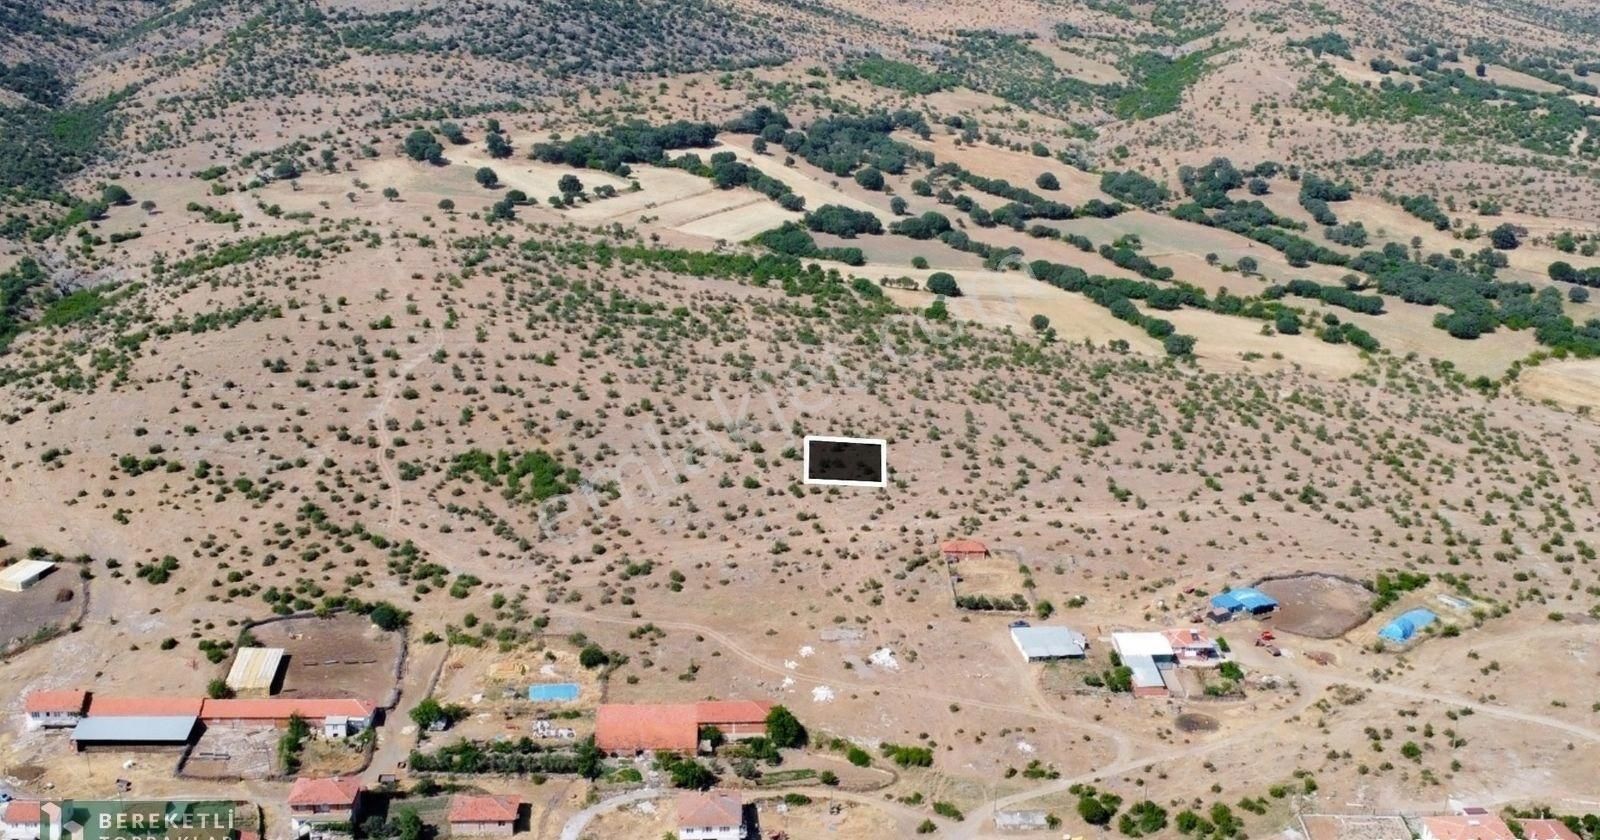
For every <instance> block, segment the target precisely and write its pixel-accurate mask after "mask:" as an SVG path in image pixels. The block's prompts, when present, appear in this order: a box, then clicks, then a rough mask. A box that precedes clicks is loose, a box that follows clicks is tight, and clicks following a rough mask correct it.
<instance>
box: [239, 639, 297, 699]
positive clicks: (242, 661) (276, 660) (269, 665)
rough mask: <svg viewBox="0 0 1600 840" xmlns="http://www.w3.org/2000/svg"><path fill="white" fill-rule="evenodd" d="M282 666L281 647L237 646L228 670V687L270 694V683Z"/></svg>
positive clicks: (276, 676) (273, 680)
mask: <svg viewBox="0 0 1600 840" xmlns="http://www.w3.org/2000/svg"><path fill="white" fill-rule="evenodd" d="M282 667H283V648H261V647H247V648H239V653H238V655H237V656H235V657H234V658H233V668H232V669H230V670H229V671H228V687H229V688H231V689H233V690H234V691H247V692H259V693H262V694H271V693H272V685H273V683H274V682H276V681H277V679H278V670H279V669H280V668H282Z"/></svg>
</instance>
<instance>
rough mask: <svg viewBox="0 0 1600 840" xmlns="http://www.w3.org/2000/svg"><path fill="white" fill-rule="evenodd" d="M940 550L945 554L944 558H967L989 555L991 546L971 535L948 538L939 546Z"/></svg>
mask: <svg viewBox="0 0 1600 840" xmlns="http://www.w3.org/2000/svg"><path fill="white" fill-rule="evenodd" d="M939 551H940V552H941V553H943V554H944V559H946V560H966V559H968V558H983V557H988V556H989V547H988V546H987V545H984V544H983V543H981V542H979V541H977V540H975V539H972V538H970V537H965V538H962V539H956V540H948V541H946V542H945V543H943V544H941V545H940V546H939Z"/></svg>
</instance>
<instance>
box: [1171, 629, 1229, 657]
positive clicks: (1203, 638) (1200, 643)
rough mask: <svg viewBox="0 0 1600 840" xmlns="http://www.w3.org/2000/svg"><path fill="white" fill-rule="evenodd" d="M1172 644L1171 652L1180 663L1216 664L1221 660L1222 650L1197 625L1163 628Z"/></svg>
mask: <svg viewBox="0 0 1600 840" xmlns="http://www.w3.org/2000/svg"><path fill="white" fill-rule="evenodd" d="M1161 635H1163V636H1166V637H1167V642H1168V643H1170V644H1171V645H1172V653H1173V655H1174V656H1176V657H1177V658H1178V664H1180V665H1216V664H1219V663H1220V662H1221V661H1222V651H1221V650H1219V649H1218V648H1217V643H1216V641H1215V640H1213V639H1212V638H1211V636H1210V634H1208V633H1206V631H1205V630H1203V629H1201V628H1199V627H1178V628H1174V629H1171V630H1163V631H1162V633H1161Z"/></svg>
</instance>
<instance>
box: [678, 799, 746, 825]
mask: <svg viewBox="0 0 1600 840" xmlns="http://www.w3.org/2000/svg"><path fill="white" fill-rule="evenodd" d="M742 825H744V801H743V800H742V799H740V798H739V795H738V794H736V793H719V792H717V791H712V792H711V793H680V794H678V827H679V828H733V827H738V826H742Z"/></svg>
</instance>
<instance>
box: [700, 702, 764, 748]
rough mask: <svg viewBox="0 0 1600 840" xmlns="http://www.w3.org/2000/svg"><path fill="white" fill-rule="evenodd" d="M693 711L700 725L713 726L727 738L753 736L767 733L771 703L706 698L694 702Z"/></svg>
mask: <svg viewBox="0 0 1600 840" xmlns="http://www.w3.org/2000/svg"><path fill="white" fill-rule="evenodd" d="M694 711H695V719H696V721H697V722H698V723H699V724H700V725H701V726H715V727H716V728H717V729H719V730H721V732H722V734H723V735H724V736H726V737H728V738H733V739H738V738H754V737H756V736H758V735H765V734H767V714H768V713H769V712H771V711H772V704H771V703H768V702H766V701H765V700H706V701H702V702H700V703H696V704H694Z"/></svg>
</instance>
